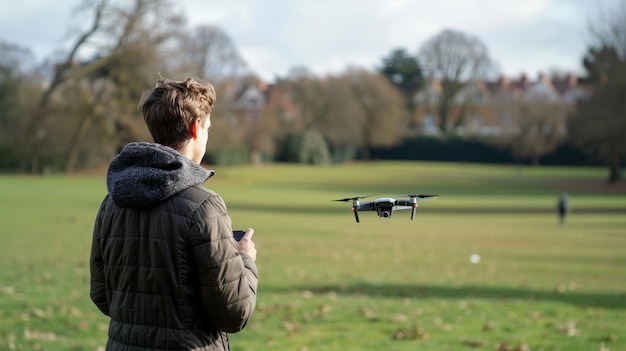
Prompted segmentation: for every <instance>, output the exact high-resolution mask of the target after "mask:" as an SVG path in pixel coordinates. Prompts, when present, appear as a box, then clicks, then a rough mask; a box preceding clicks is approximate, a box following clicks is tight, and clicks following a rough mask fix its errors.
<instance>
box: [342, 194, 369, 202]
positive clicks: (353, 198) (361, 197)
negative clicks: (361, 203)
mask: <svg viewBox="0 0 626 351" xmlns="http://www.w3.org/2000/svg"><path fill="white" fill-rule="evenodd" d="M370 196H374V195H366V196H355V197H347V198H345V199H338V200H333V201H344V202H348V201H356V200H360V199H365V198H366V197H370Z"/></svg>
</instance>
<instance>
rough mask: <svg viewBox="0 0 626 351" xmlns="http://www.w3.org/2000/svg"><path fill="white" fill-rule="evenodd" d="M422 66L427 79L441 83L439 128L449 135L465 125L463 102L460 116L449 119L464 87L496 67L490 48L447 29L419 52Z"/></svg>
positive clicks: (483, 76) (470, 37)
mask: <svg viewBox="0 0 626 351" xmlns="http://www.w3.org/2000/svg"><path fill="white" fill-rule="evenodd" d="M418 58H419V63H420V65H421V66H422V67H423V69H424V71H425V76H426V77H427V79H430V80H435V81H439V83H440V84H441V95H440V97H439V101H438V115H439V127H440V129H441V131H442V132H444V133H447V132H448V131H449V128H450V127H457V126H459V125H461V124H462V123H463V122H464V120H463V119H464V115H465V113H464V111H465V109H464V108H463V107H464V106H467V105H469V101H460V102H457V103H460V104H461V108H460V109H459V111H460V113H459V115H458V116H450V113H451V110H452V109H451V107H452V104H453V103H454V102H455V101H454V100H455V97H456V95H457V93H459V92H460V91H461V90H462V89H463V88H464V87H465V86H467V85H469V84H474V83H475V82H476V81H477V80H478V79H480V78H485V77H486V75H488V74H489V73H490V71H491V69H492V67H493V64H492V61H491V58H490V57H489V54H488V51H487V47H486V46H485V44H484V43H483V42H482V41H480V40H479V39H478V38H475V37H472V36H469V35H467V34H464V33H462V32H458V31H454V30H450V29H446V30H443V31H442V32H440V33H439V34H437V35H435V36H434V37H432V38H431V39H429V40H428V41H427V42H426V43H425V44H424V45H422V47H421V48H420V49H419V51H418Z"/></svg>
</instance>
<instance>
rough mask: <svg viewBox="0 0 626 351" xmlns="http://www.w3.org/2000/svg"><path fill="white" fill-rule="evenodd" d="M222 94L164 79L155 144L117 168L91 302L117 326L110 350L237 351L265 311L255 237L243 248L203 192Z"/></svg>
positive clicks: (98, 236)
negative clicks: (257, 313)
mask: <svg viewBox="0 0 626 351" xmlns="http://www.w3.org/2000/svg"><path fill="white" fill-rule="evenodd" d="M215 99H216V94H215V90H214V88H213V86H212V85H210V84H207V83H204V82H202V81H200V80H198V79H193V78H189V79H187V80H185V81H173V80H168V79H164V78H162V77H161V76H159V78H158V80H157V84H156V87H155V88H153V89H150V90H148V91H147V92H145V93H144V95H143V97H142V98H141V101H140V103H139V110H140V111H141V112H142V114H143V118H144V121H145V122H146V124H147V126H148V129H149V130H150V133H151V135H152V137H153V138H154V141H155V143H147V142H131V143H129V144H127V145H126V146H124V148H123V149H122V150H121V151H120V153H119V154H118V155H117V156H116V157H115V158H114V159H113V160H112V162H111V164H110V166H109V169H108V174H107V189H108V194H107V196H106V197H105V198H104V201H103V202H102V205H101V206H100V209H99V211H98V214H97V217H96V219H95V225H94V231H93V243H92V247H91V259H90V271H91V282H90V284H91V289H90V296H91V299H92V300H93V302H94V303H95V304H96V306H97V307H98V308H99V309H100V311H102V313H104V314H105V315H107V316H109V317H110V318H111V320H110V324H109V332H108V340H107V344H106V349H107V350H124V351H135V350H137V351H138V350H142V351H147V350H207V351H208V350H229V342H228V335H227V333H235V332H238V331H240V330H242V329H243V328H244V326H245V325H246V323H247V322H248V320H249V319H250V317H251V315H252V313H253V311H254V309H255V307H256V290H257V284H258V274H257V267H256V263H255V261H256V253H257V251H256V248H255V245H254V242H253V241H252V235H253V234H254V230H253V229H251V228H250V229H247V230H246V232H245V234H244V236H243V238H242V239H241V240H240V241H235V239H233V231H232V227H231V220H230V217H229V216H228V213H227V211H226V205H225V204H224V201H223V200H222V198H221V197H220V196H219V195H218V194H216V193H215V192H213V191H211V190H208V189H206V188H205V187H204V186H203V183H204V182H205V181H206V180H207V179H209V177H211V176H212V175H213V171H208V170H206V169H204V168H203V167H201V166H200V161H201V160H202V157H203V156H204V154H205V152H206V145H207V140H208V133H209V127H210V126H211V118H210V114H211V110H212V108H213V104H214V103H215Z"/></svg>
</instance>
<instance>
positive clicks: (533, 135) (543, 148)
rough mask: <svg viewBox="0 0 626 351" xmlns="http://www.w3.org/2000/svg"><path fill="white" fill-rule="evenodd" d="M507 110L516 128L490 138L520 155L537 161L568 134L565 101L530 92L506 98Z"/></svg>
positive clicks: (569, 108) (566, 105)
mask: <svg viewBox="0 0 626 351" xmlns="http://www.w3.org/2000/svg"><path fill="white" fill-rule="evenodd" d="M506 110H507V111H506V114H507V115H508V116H509V117H510V118H511V122H512V125H514V126H515V128H514V129H512V130H506V131H503V134H502V135H500V136H497V137H494V138H492V139H490V140H491V141H492V142H493V143H495V144H496V145H497V146H499V147H501V148H504V149H508V150H510V151H511V153H512V154H513V156H515V157H517V158H519V159H530V160H531V162H532V164H533V165H538V164H539V159H540V158H541V156H544V155H546V154H548V153H550V152H552V151H554V150H556V148H557V147H558V146H559V145H560V144H561V143H562V142H563V141H564V140H565V139H566V137H567V130H566V119H567V115H568V114H569V113H570V112H571V110H572V107H571V106H570V105H568V104H566V103H565V102H564V101H561V100H558V99H549V98H547V97H542V96H534V95H533V96H530V97H528V98H526V99H523V100H517V101H509V103H508V104H507V106H506Z"/></svg>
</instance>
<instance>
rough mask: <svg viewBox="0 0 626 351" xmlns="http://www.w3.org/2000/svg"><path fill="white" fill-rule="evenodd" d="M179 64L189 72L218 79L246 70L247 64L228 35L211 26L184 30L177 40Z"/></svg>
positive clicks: (241, 73) (224, 78) (239, 73)
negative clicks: (178, 40)
mask: <svg viewBox="0 0 626 351" xmlns="http://www.w3.org/2000/svg"><path fill="white" fill-rule="evenodd" d="M178 46H179V50H180V58H181V59H182V60H181V61H177V62H181V63H182V64H183V66H186V67H188V69H187V70H188V71H189V72H191V73H192V74H193V75H195V76H197V77H200V78H204V79H207V80H210V81H222V80H226V79H228V78H233V77H235V76H239V75H245V74H246V73H247V65H246V63H245V61H244V59H243V58H242V56H241V55H240V54H239V52H238V51H237V48H236V47H235V45H234V44H233V42H232V40H231V39H230V37H229V36H228V35H227V34H226V33H224V32H223V31H222V30H221V29H220V28H218V27H217V26H213V25H200V26H196V27H195V28H194V29H193V30H191V31H189V32H184V33H183V34H182V36H181V38H180V42H179V45H178Z"/></svg>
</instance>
